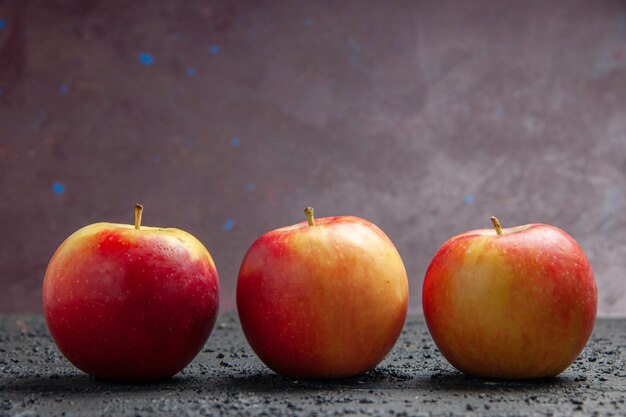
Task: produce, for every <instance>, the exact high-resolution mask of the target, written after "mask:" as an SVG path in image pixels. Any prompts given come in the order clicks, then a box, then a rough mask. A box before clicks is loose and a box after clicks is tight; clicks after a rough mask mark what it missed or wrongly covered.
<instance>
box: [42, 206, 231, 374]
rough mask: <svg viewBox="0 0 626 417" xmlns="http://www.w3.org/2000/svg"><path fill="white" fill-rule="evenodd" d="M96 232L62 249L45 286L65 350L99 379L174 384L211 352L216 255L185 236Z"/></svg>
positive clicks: (112, 227)
mask: <svg viewBox="0 0 626 417" xmlns="http://www.w3.org/2000/svg"><path fill="white" fill-rule="evenodd" d="M141 213H142V207H141V206H140V205H137V207H136V210H135V225H134V226H132V225H125V224H112V223H96V224H92V225H89V226H86V227H84V228H82V229H80V230H78V231H77V232H75V233H74V234H72V235H71V236H70V237H68V238H67V239H66V240H65V242H63V243H62V244H61V246H60V247H59V248H58V249H57V251H56V252H55V254H54V255H53V256H52V259H51V260H50V264H49V265H48V269H47V271H46V275H45V278H44V282H43V306H44V314H45V318H46V322H47V324H48V328H49V329H50V333H51V334H52V337H53V339H54V341H55V342H56V344H57V346H58V347H59V349H60V350H61V352H62V353H63V354H64V355H65V357H66V358H67V359H68V360H69V361H70V362H71V363H73V364H74V365H75V366H76V367H77V368H79V369H81V370H82V371H84V372H86V373H88V374H90V375H92V376H93V377H96V378H101V379H106V380H113V381H121V382H143V381H153V380H158V379H163V378H168V377H170V376H172V375H174V374H176V373H178V372H179V371H180V370H181V369H183V368H184V367H185V366H186V365H187V364H188V363H189V362H191V360H192V359H193V358H194V357H195V356H196V355H197V353H198V352H199V351H200V349H201V348H202V347H203V346H204V343H205V342H206V340H207V338H208V337H209V334H210V333H211V330H212V329H213V325H214V324H215V319H216V316H217V311H218V303H219V280H218V275H217V270H216V268H215V264H214V263H213V259H212V258H211V255H210V254H209V252H208V251H207V249H206V248H205V247H204V246H203V245H202V243H200V242H199V241H198V240H197V239H196V238H195V237H193V236H192V235H190V234H189V233H186V232H184V231H182V230H178V229H163V228H157V227H143V226H141Z"/></svg>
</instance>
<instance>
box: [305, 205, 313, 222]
mask: <svg viewBox="0 0 626 417" xmlns="http://www.w3.org/2000/svg"><path fill="white" fill-rule="evenodd" d="M304 214H306V221H307V222H309V226H315V217H313V207H307V208H305V209H304Z"/></svg>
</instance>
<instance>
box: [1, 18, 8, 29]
mask: <svg viewBox="0 0 626 417" xmlns="http://www.w3.org/2000/svg"><path fill="white" fill-rule="evenodd" d="M5 27H7V21H6V20H4V19H0V30H4V28H5Z"/></svg>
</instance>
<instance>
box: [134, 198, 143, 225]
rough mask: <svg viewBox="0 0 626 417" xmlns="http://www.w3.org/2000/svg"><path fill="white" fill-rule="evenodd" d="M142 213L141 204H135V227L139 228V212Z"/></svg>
mask: <svg viewBox="0 0 626 417" xmlns="http://www.w3.org/2000/svg"><path fill="white" fill-rule="evenodd" d="M142 213H143V206H142V205H141V204H139V203H137V204H135V229H137V230H139V228H140V227H141V214H142Z"/></svg>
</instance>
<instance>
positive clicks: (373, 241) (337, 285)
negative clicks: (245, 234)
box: [237, 208, 408, 378]
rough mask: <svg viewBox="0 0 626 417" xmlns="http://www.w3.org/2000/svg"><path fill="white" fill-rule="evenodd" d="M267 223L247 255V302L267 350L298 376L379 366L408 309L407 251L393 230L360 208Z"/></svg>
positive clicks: (242, 285) (244, 315)
mask: <svg viewBox="0 0 626 417" xmlns="http://www.w3.org/2000/svg"><path fill="white" fill-rule="evenodd" d="M305 212H306V213H307V221H306V222H302V223H299V224H296V225H293V226H288V227H283V228H281V229H277V230H274V231H271V232H269V233H266V234H265V235H263V236H261V237H260V238H259V239H257V240H256V241H255V242H254V243H253V245H252V247H251V248H250V249H249V250H248V252H247V254H246V256H245V258H244V259H243V262H242V265H241V269H240V272H239V279H238V282H237V309H238V312H239V317H240V320H241V325H242V328H243V331H244V334H245V336H246V338H247V340H248V342H249V344H250V346H251V347H252V349H253V350H254V351H255V352H256V354H257V355H258V356H259V358H260V359H261V360H262V361H263V362H264V363H265V364H266V365H267V366H268V367H269V368H271V369H272V370H274V371H275V372H277V373H279V374H282V375H285V376H289V377H294V378H341V377H349V376H353V375H358V374H362V373H364V372H366V371H368V370H370V369H372V368H374V367H375V366H376V365H377V364H378V363H379V362H380V361H381V360H382V359H383V358H384V357H385V355H386V354H387V353H388V352H389V351H390V350H391V348H392V347H393V345H394V344H395V342H396V340H397V339H398V336H399V335H400V332H401V330H402V327H403V324H404V320H405V317H406V311H407V301H408V281H407V275H406V271H405V269H404V265H403V263H402V259H401V258H400V255H399V254H398V251H397V250H396V248H395V246H394V245H393V243H392V242H391V240H389V238H388V237H387V236H386V235H385V233H384V232H383V231H382V230H380V229H379V228H378V227H376V226H375V225H374V224H372V223H371V222H369V221H367V220H364V219H361V218H358V217H352V216H340V217H325V218H320V219H314V218H313V211H312V209H311V208H307V210H305Z"/></svg>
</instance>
